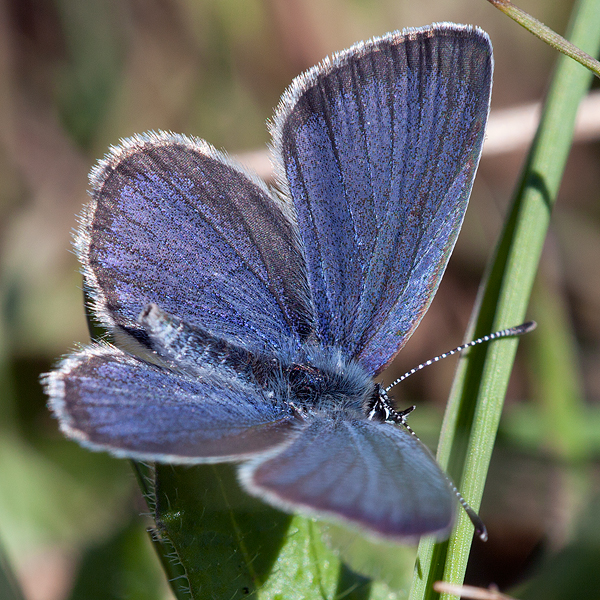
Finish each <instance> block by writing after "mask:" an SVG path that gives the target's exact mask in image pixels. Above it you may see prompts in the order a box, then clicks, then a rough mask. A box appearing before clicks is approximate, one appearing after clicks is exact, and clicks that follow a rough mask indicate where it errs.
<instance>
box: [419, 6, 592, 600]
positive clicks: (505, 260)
mask: <svg viewBox="0 0 600 600" xmlns="http://www.w3.org/2000/svg"><path fill="white" fill-rule="evenodd" d="M574 15H575V17H574V19H573V26H572V29H571V35H570V37H571V40H572V42H573V43H574V44H576V45H577V46H578V47H580V48H583V49H585V50H587V51H588V52H590V53H591V54H596V53H597V52H598V49H599V46H600V1H599V0H583V1H581V2H579V3H578V4H577V5H576V8H575V11H574ZM591 77H592V76H591V73H590V72H589V71H587V70H585V69H584V68H583V67H581V66H580V65H578V64H576V63H574V62H572V61H571V60H569V59H568V58H564V57H561V58H560V60H559V62H558V67H557V69H556V73H555V75H554V78H553V81H552V84H551V87H550V90H549V92H548V96H547V99H546V102H545V106H544V111H543V114H542V119H541V121H540V125H539V128H538V131H537V134H536V138H535V140H534V143H533V145H532V148H531V151H530V153H529V156H528V159H527V162H526V165H525V168H524V171H523V174H522V177H521V181H520V184H519V185H518V187H517V191H516V194H515V197H514V199H513V203H512V207H511V210H510V213H509V215H508V219H507V221H506V224H505V228H504V231H503V233H502V236H501V239H500V242H499V244H498V247H497V250H496V255H495V256H494V258H493V261H492V263H491V264H490V265H489V266H488V275H487V277H486V283H485V286H483V287H482V289H481V290H480V296H479V300H478V303H477V307H476V310H475V312H474V315H473V317H472V321H471V327H470V328H469V331H468V334H467V337H469V338H471V337H477V336H480V335H483V334H485V333H488V332H490V331H493V330H496V329H501V328H503V327H507V326H512V325H516V324H518V323H520V322H522V321H523V320H524V317H525V311H526V308H527V304H528V301H529V296H530V293H531V289H532V286H533V282H534V278H535V274H536V270H537V266H538V263H539V259H540V255H541V251H542V246H543V243H544V239H545V236H546V232H547V229H548V224H549V221H550V214H551V210H552V206H553V204H554V202H555V199H556V196H557V193H558V189H559V186H560V181H561V178H562V173H563V170H564V166H565V163H566V160H567V156H568V154H569V150H570V146H571V142H572V137H573V125H574V121H575V116H576V113H577V107H578V105H579V102H580V100H581V98H582V97H583V95H584V94H585V92H586V90H587V89H588V87H589V84H590V80H591ZM517 343H518V341H517V340H516V339H505V340H500V341H498V342H495V343H492V344H488V345H486V346H484V347H482V346H480V347H477V348H474V349H472V350H471V351H470V352H469V353H468V355H467V356H465V357H463V358H462V359H461V361H460V363H459V367H458V370H457V375H456V378H455V382H454V385H453V389H452V391H451V394H450V400H449V404H448V409H447V412H446V416H445V419H444V426H443V428H442V434H441V437H440V445H439V449H438V459H439V461H440V463H441V465H442V466H443V467H445V468H447V469H448V472H449V473H450V475H451V477H453V479H454V480H455V481H460V486H459V487H460V489H461V491H462V493H463V494H464V496H465V498H466V499H467V501H468V502H469V503H470V504H471V505H472V506H473V507H474V508H475V509H477V508H478V507H479V504H480V501H481V496H482V494H483V487H484V485H485V477H486V475H487V469H488V465H489V460H490V457H491V453H492V448H493V444H494V440H495V436H496V431H497V427H498V422H499V419H500V414H501V411H502V404H503V400H504V395H505V392H506V387H507V385H508V379H509V376H510V372H511V369H512V363H513V360H514V355H515V352H516V348H517ZM472 535H473V529H472V526H471V524H470V523H469V521H468V519H467V518H466V516H465V515H464V514H463V513H462V512H461V514H460V515H459V519H458V525H457V528H456V529H455V532H454V533H453V535H452V537H451V538H450V540H449V541H448V542H446V543H444V544H438V545H434V544H433V542H431V541H430V540H424V541H423V542H422V543H421V545H420V547H419V552H418V555H417V562H416V565H415V574H414V580H413V589H412V591H411V596H410V598H411V600H417V599H421V598H433V597H437V594H436V593H435V592H433V591H432V588H431V586H432V583H433V582H434V581H436V580H438V579H444V580H445V581H448V582H451V583H462V580H463V578H464V572H465V569H466V564H467V559H468V555H469V551H470V546H471V540H472Z"/></svg>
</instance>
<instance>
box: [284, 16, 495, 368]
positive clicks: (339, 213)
mask: <svg viewBox="0 0 600 600" xmlns="http://www.w3.org/2000/svg"><path fill="white" fill-rule="evenodd" d="M491 79H492V58H491V47H490V43H489V39H488V38H487V36H486V35H485V34H483V33H482V32H480V31H479V30H474V29H472V28H468V27H462V28H460V27H456V26H446V25H439V26H433V27H432V28H426V29H423V30H407V31H406V32H403V33H399V32H396V33H392V34H388V35H386V36H384V37H382V38H378V39H375V40H372V41H370V42H366V43H362V44H358V45H357V46H355V47H353V48H350V49H349V50H347V51H345V52H343V53H340V54H338V55H336V56H334V57H333V59H332V60H331V61H325V62H324V63H323V64H321V65H319V66H318V67H315V68H313V69H311V70H310V71H308V72H307V73H306V74H304V75H301V76H300V77H298V78H297V79H296V80H295V82H294V83H293V84H292V86H291V87H290V89H289V90H288V91H287V92H286V94H285V95H284V96H283V99H282V102H281V104H280V107H279V110H278V113H277V116H276V118H275V125H274V127H273V133H274V137H275V149H276V152H277V154H278V156H279V159H280V161H281V163H280V165H279V171H280V172H279V179H280V184H281V186H282V187H283V189H284V190H285V191H286V192H287V193H289V194H290V196H291V197H292V198H293V200H294V204H295V206H296V211H297V215H298V223H299V229H300V232H301V235H302V239H303V241H304V245H305V249H306V256H307V263H308V264H307V267H308V272H309V280H310V286H311V290H312V294H313V299H314V304H315V307H316V327H317V332H318V335H319V337H320V339H321V340H322V342H323V343H324V344H325V345H327V346H337V347H340V348H342V350H343V351H344V353H345V354H346V355H348V356H353V357H355V358H357V359H358V360H359V361H360V363H361V364H362V365H363V366H364V367H365V368H366V370H367V371H368V372H370V373H378V372H380V371H381V370H382V369H383V368H384V367H385V366H386V365H387V364H388V363H389V362H390V361H391V359H392V358H393V357H394V356H395V354H396V353H397V352H398V350H399V349H400V348H401V347H402V346H403V345H404V343H405V342H406V340H407V339H408V338H409V336H410V335H411V334H412V332H413V331H414V329H415V328H416V327H417V325H418V323H419V321H420V319H421V317H422V316H423V314H424V313H425V311H426V310H427V307H428V306H429V304H430V302H431V300H432V298H433V295H434V293H435V291H436V289H437V286H438V284H439V282H440V279H441V277H442V274H443V272H444V270H445V268H446V264H447V262H448V259H449V257H450V254H451V252H452V249H453V247H454V243H455V240H456V237H457V235H458V232H459V229H460V226H461V223H462V220H463V216H464V213H465V210H466V206H467V201H468V197H469V194H470V192H471V187H472V183H473V178H474V176H475V171H476V168H477V164H478V161H479V156H480V153H481V147H482V144H483V136H484V130H485V123H486V119H487V115H488V106H489V99H490V91H491Z"/></svg>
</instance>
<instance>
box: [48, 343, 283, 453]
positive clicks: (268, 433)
mask: <svg viewBox="0 0 600 600" xmlns="http://www.w3.org/2000/svg"><path fill="white" fill-rule="evenodd" d="M45 387H46V391H47V393H48V395H49V396H50V408H51V409H52V411H53V412H54V414H55V415H56V416H57V417H58V419H59V421H60V424H61V429H62V430H63V432H64V433H66V434H67V435H68V437H71V438H73V439H76V440H77V441H79V442H80V443H81V444H83V445H84V446H86V447H89V448H91V449H95V450H108V451H109V452H111V453H112V454H115V455H117V456H126V457H130V458H136V459H140V460H154V461H161V462H178V463H190V464H191V463H204V462H221V461H227V460H239V459H241V458H244V457H248V456H252V455H254V454H256V453H259V452H263V451H265V450H266V449H270V448H272V447H273V446H276V445H278V444H280V443H282V442H284V441H286V440H287V439H288V438H289V437H290V435H291V433H292V431H293V421H294V419H293V417H292V416H291V414H290V412H289V410H287V409H286V408H285V407H283V406H281V405H279V404H277V403H274V402H273V400H272V399H269V398H267V397H266V396H265V394H264V393H263V392H262V390H260V389H258V388H256V387H255V386H252V385H250V384H246V383H244V382H242V381H241V380H240V379H239V378H236V377H235V376H234V374H232V373H231V372H230V371H229V370H227V369H221V370H219V369H214V368H210V369H205V370H204V372H198V373H196V374H195V376H194V377H189V376H187V375H186V374H185V373H178V372H176V371H173V370H170V369H166V368H164V367H161V366H157V365H153V364H149V363H148V362H145V361H142V360H140V359H139V358H136V357H134V356H132V355H130V354H128V353H125V352H123V351H121V350H119V349H117V348H115V347H112V346H109V345H96V346H91V347H89V348H87V349H85V350H83V351H81V352H79V353H77V354H73V355H71V356H69V357H68V358H66V359H65V360H64V361H63V362H62V363H61V364H60V365H59V368H58V369H56V370H55V371H53V372H52V373H49V374H48V375H46V376H45Z"/></svg>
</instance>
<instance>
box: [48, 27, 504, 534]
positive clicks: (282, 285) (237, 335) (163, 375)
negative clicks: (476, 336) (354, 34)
mask: <svg viewBox="0 0 600 600" xmlns="http://www.w3.org/2000/svg"><path fill="white" fill-rule="evenodd" d="M492 67H493V60H492V49H491V45H490V41H489V39H488V36H487V35H486V34H485V33H484V32H483V31H481V30H480V29H477V28H474V27H469V26H460V25H453V24H438V25H433V26H430V27H425V28H422V29H408V30H405V31H403V32H395V33H390V34H387V35H385V36H383V37H380V38H375V39H372V40H370V41H368V42H362V43H358V44H356V45H354V46H353V47H351V48H350V49H348V50H346V51H344V52H341V53H339V54H336V55H335V56H333V57H332V58H331V59H330V60H327V59H326V60H324V61H323V62H322V63H321V64H319V65H318V66H316V67H313V68H312V69H310V70H309V71H307V72H306V73H304V74H302V75H300V76H299V77H297V78H296V79H295V80H294V82H293V83H292V85H291V86H290V87H289V89H288V90H287V91H286V92H285V93H284V94H283V97H282V99H281V102H280V104H279V107H278V109H277V111H276V115H275V118H274V121H273V123H272V126H271V133H272V135H273V155H274V165H275V169H276V175H277V189H276V190H274V189H271V188H270V187H268V186H267V185H266V184H265V183H264V182H263V181H261V180H260V179H258V178H257V177H256V176H254V175H252V174H250V173H248V172H246V171H245V170H244V169H243V168H242V167H240V166H239V165H237V164H236V163H235V162H234V161H232V160H230V159H229V158H228V157H227V156H226V155H225V154H223V153H221V152H219V151H217V150H215V149H214V148H213V147H212V146H210V145H209V144H208V143H206V142H204V141H202V140H199V139H192V138H189V137H185V136H182V135H174V134H168V133H149V134H146V135H140V136H134V137H132V138H130V139H127V140H124V141H123V142H122V143H121V145H120V146H118V147H114V148H112V149H111V150H110V152H109V154H108V155H107V156H106V157H105V159H104V160H103V161H101V162H100V163H99V165H98V166H97V167H96V168H95V169H94V170H93V171H92V173H91V176H90V179H91V187H92V194H91V195H92V200H91V202H90V204H89V206H87V208H86V209H85V211H84V213H83V216H82V217H81V227H80V229H79V233H78V237H77V242H76V248H77V253H78V256H79V259H80V261H81V263H82V265H83V274H84V285H85V288H86V290H87V292H88V294H89V296H90V298H91V308H92V310H93V314H94V315H95V317H96V318H97V319H98V320H99V321H100V322H101V324H102V325H103V326H104V327H105V328H107V329H108V330H109V331H110V332H111V335H112V338H113V341H114V344H110V343H95V344H93V345H91V346H89V347H88V348H85V349H83V350H81V351H79V352H76V353H74V354H72V355H70V356H68V357H67V358H66V359H64V360H63V361H62V362H61V364H60V365H59V366H58V367H57V369H56V370H55V371H53V372H51V373H49V374H47V375H46V376H45V378H44V383H45V387H46V391H47V393H48V395H49V396H50V408H51V410H52V411H53V413H54V414H55V415H56V417H57V418H58V420H59V422H60V427H61V429H62V431H63V432H64V433H65V434H66V435H67V436H68V437H70V438H73V439H75V440H77V441H78V442H80V443H81V444H82V445H83V446H85V447H87V448H90V449H92V450H107V451H109V452H111V453H112V454H114V455H116V456H119V457H130V458H134V459H138V460H150V461H159V462H173V463H183V464H197V463H214V462H223V461H235V462H239V463H240V465H239V468H238V472H239V480H240V482H241V484H242V486H243V487H244V488H245V489H246V490H247V491H248V492H249V493H251V494H254V495H256V496H259V497H260V498H262V499H264V500H265V501H266V502H268V503H270V504H272V505H274V506H275V507H279V508H281V509H283V510H286V511H300V512H303V513H305V514H308V515H313V516H317V517H324V518H328V519H333V520H337V521H341V522H343V523H347V524H351V525H354V526H357V527H359V528H361V529H362V530H364V531H366V532H367V533H370V534H373V535H375V536H383V537H386V538H391V539H397V540H413V539H415V538H417V537H418V536H420V535H422V534H425V533H432V534H435V535H437V536H438V537H439V538H442V537H444V536H447V535H448V533H449V531H450V528H451V526H452V523H453V518H454V512H455V508H456V504H457V502H456V497H455V488H454V487H453V485H452V484H451V482H450V481H449V480H448V478H447V477H446V475H445V474H444V473H443V471H442V470H441V469H440V467H439V466H438V465H437V463H436V461H435V459H434V458H433V456H432V455H431V454H430V452H429V451H428V450H427V449H426V448H425V446H424V445H423V444H422V443H421V442H420V441H419V439H418V438H417V437H416V436H415V435H414V434H413V433H412V432H411V430H410V429H409V428H407V427H406V423H405V420H406V414H407V413H408V412H409V411H404V412H397V411H395V410H394V408H393V406H392V403H391V402H390V400H389V399H388V397H387V395H386V393H385V392H384V390H383V389H382V388H381V386H380V385H379V384H377V383H375V381H374V377H376V376H377V375H379V374H380V373H381V372H382V371H383V370H384V369H385V368H386V366H387V365H388V364H389V363H390V362H391V361H392V360H393V358H394V357H395V356H396V354H397V353H398V351H399V350H400V349H401V348H402V347H403V346H404V344H405V343H406V341H407V340H408V338H409V337H410V335H411V334H412V332H413V331H414V330H415V328H416V327H417V325H418V323H419V321H420V320H421V318H422V316H423V314H424V313H425V311H426V310H427V308H428V306H429V304H430V302H431V300H432V298H433V295H434V294H435V291H436V289H437V287H438V285H439V282H440V279H441V277H442V274H443V272H444V270H445V268H446V264H447V262H448V259H449V257H450V254H451V252H452V249H453V247H454V243H455V240H456V237H457V235H458V232H459V230H460V227H461V223H462V220H463V216H464V214H465V210H466V207H467V202H468V198H469V194H470V192H471V187H472V184H473V178H474V176H475V171H476V169H477V165H478V162H479V157H480V154H481V147H482V143H483V138H484V131H485V125H486V120H487V116H488V110H489V102H490V93H491V84H492Z"/></svg>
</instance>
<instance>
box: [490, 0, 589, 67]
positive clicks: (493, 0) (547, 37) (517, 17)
mask: <svg viewBox="0 0 600 600" xmlns="http://www.w3.org/2000/svg"><path fill="white" fill-rule="evenodd" d="M488 2H489V3H490V4H493V5H494V6H495V7H496V8H497V9H498V10H501V11H502V12H503V13H504V14H505V15H508V16H509V17H510V18H511V19H512V20H513V21H516V22H517V23H518V24H519V25H521V26H522V27H524V28H525V29H527V31H530V32H531V33H533V35H535V36H536V37H539V38H540V40H542V41H544V42H546V44H548V45H549V46H552V47H553V48H554V49H555V50H558V51H559V52H562V53H563V54H566V55H567V56H569V57H571V58H572V59H573V60H576V61H577V62H578V63H580V64H582V65H583V66H584V67H586V68H588V69H589V70H590V71H592V72H593V73H594V74H595V75H596V77H600V62H598V61H597V60H596V59H595V58H593V57H592V56H590V55H589V54H587V53H586V52H583V50H581V49H580V48H578V47H577V45H575V44H572V43H571V42H569V41H568V40H565V38H564V37H562V36H561V35H558V33H556V32H555V31H553V30H552V29H550V27H548V26H547V25H544V24H543V23H542V22H541V21H538V20H537V19H536V18H535V17H532V16H531V15H530V14H529V13H526V12H525V11H524V10H523V9H521V8H519V7H518V6H515V5H514V4H513V3H512V2H511V1H510V0H488Z"/></svg>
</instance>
